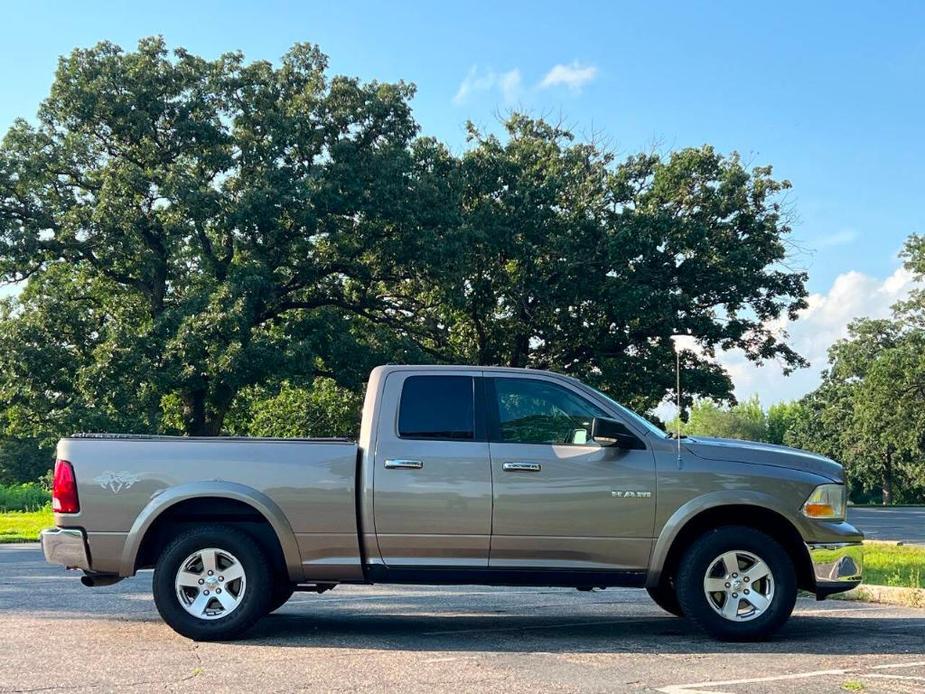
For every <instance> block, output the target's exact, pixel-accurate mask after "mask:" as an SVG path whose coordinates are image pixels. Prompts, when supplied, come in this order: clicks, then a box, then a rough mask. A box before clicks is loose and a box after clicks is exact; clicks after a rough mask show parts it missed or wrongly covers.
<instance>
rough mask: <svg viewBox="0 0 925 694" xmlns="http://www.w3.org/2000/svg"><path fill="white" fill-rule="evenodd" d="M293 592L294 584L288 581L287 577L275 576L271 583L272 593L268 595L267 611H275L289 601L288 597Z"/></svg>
mask: <svg viewBox="0 0 925 694" xmlns="http://www.w3.org/2000/svg"><path fill="white" fill-rule="evenodd" d="M294 592H295V586H294V585H293V584H292V583H290V582H289V577H288V576H286V577H282V578H281V577H277V578H276V582H275V583H274V584H273V594H272V595H271V596H270V607H269V609H268V610H267V613H268V614H269V613H271V612H276V610H278V609H279V608H280V607H282V606H283V605H285V604H286V603H287V602H289V598H291V597H292V594H293V593H294Z"/></svg>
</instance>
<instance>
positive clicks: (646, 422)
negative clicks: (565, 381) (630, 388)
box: [585, 384, 668, 438]
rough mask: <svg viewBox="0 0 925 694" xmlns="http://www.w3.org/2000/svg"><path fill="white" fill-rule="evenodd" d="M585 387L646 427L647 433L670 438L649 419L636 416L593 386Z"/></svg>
mask: <svg viewBox="0 0 925 694" xmlns="http://www.w3.org/2000/svg"><path fill="white" fill-rule="evenodd" d="M585 385H586V387H588V388H590V389H591V390H593V391H594V392H595V393H597V394H598V395H600V396H601V397H602V398H604V400H606V401H607V402H609V403H610V404H611V405H613V406H614V407H616V408H617V410H618V411H619V412H620V413H621V414H623V415H626V416H627V417H628V418H629V419H632V420H633V421H634V422H637V423H638V424H640V425H642V426H643V427H645V429H646V430H647V431H649V432H650V433H652V434H655V435H656V436H658V437H660V438H666V437H667V436H668V434H667V433H666V432H664V431H662V430H661V429H659V428H658V427H657V426H655V425H654V424H653V423H652V422H650V421H649V420H648V419H646V418H645V417H643V416H642V415H638V414H636V413H635V412H633V411H632V410H630V409H628V408H626V407H623V405H621V404H620V403H618V402H617V401H616V400H614V399H613V398H612V397H610V396H609V395H607V394H606V393H602V392H601V391H599V390H598V389H597V388H592V387H591V386H589V385H587V384H585Z"/></svg>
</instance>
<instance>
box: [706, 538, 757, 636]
mask: <svg viewBox="0 0 925 694" xmlns="http://www.w3.org/2000/svg"><path fill="white" fill-rule="evenodd" d="M703 592H704V594H705V595H706V596H707V602H708V603H709V604H710V607H712V608H713V611H714V612H716V613H717V614H719V615H720V616H722V617H723V618H724V619H727V620H729V621H730V622H747V621H749V620H752V619H755V618H757V617H760V616H761V615H762V614H764V613H765V612H766V611H767V610H768V608H769V607H770V606H771V601H772V600H773V599H774V575H773V574H772V573H771V569H770V567H769V566H768V565H767V564H766V563H765V562H764V560H763V559H762V558H761V557H759V556H758V555H757V554H754V553H753V552H746V551H745V550H732V551H729V552H724V553H723V554H721V555H719V556H718V557H716V559H714V560H713V561H712V562H710V564H709V566H708V567H707V571H706V573H705V574H704V577H703Z"/></svg>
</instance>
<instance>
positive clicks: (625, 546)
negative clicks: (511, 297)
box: [42, 366, 863, 640]
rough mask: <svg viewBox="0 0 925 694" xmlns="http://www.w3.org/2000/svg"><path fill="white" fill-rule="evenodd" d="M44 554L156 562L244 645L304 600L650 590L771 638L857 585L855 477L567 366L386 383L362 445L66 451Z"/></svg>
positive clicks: (106, 567) (375, 391)
mask: <svg viewBox="0 0 925 694" xmlns="http://www.w3.org/2000/svg"><path fill="white" fill-rule="evenodd" d="M57 457H58V461H57V463H56V466H55V480H54V491H53V506H54V509H55V524H56V526H57V527H55V528H52V529H49V530H46V531H45V532H44V533H43V534H42V545H43V548H44V551H45V556H46V558H47V560H48V561H50V562H56V563H59V564H63V565H64V566H67V567H68V568H77V569H82V570H83V571H84V572H85V575H84V576H83V579H82V580H83V582H84V583H85V584H86V585H88V586H94V585H108V584H111V583H114V582H115V581H118V580H120V579H122V578H125V577H128V576H133V575H134V574H135V573H136V572H137V571H139V570H142V569H150V568H153V569H154V584H153V585H154V599H155V602H156V604H157V608H158V610H159V611H160V614H161V615H162V617H163V618H164V620H165V621H166V622H167V623H168V624H169V625H170V626H171V627H173V628H174V629H175V630H176V631H178V632H179V633H181V634H184V635H185V636H188V637H190V638H193V639H228V638H232V637H234V636H237V635H239V634H241V633H243V632H244V631H245V630H246V629H248V628H249V627H250V626H251V625H253V624H254V623H255V622H256V621H257V620H259V619H260V618H261V617H263V616H264V615H265V614H268V613H269V612H271V611H273V610H275V609H276V608H278V607H280V606H281V605H282V604H283V603H284V602H285V601H286V600H288V598H289V597H290V596H291V595H292V593H293V591H294V590H305V591H316V592H321V591H325V590H328V589H330V588H333V587H334V586H335V585H338V584H341V585H343V584H351V583H352V584H369V583H414V584H481V585H493V586H510V585H518V586H565V587H574V588H578V589H579V590H588V589H591V588H606V587H611V586H632V587H639V588H646V589H647V590H648V592H649V594H650V595H651V596H652V597H653V599H654V600H655V601H656V602H657V603H658V604H659V605H661V606H662V607H663V608H664V609H666V610H667V611H669V612H671V613H673V614H676V615H678V616H684V617H686V618H688V619H690V620H692V621H693V622H695V623H696V624H698V625H699V626H700V627H702V628H703V629H704V630H706V631H707V632H709V633H710V634H712V635H714V636H716V637H718V638H722V639H733V640H749V639H758V638H762V637H765V636H767V635H769V634H770V633H772V632H773V631H774V630H776V629H777V628H778V627H780V626H781V625H782V624H783V623H784V622H785V621H786V620H787V618H788V617H789V616H790V613H791V611H792V610H793V606H794V601H795V600H796V595H797V590H798V589H803V590H807V591H810V592H813V593H815V594H816V595H817V596H818V597H819V598H823V597H825V596H827V595H829V594H831V593H835V592H839V591H844V590H848V589H849V588H852V587H854V586H856V585H857V584H858V583H859V582H860V580H861V542H862V539H863V537H862V535H861V533H860V532H858V530H856V529H855V528H854V527H853V526H851V525H849V524H848V523H847V522H846V521H845V511H846V500H845V486H844V477H843V471H842V467H841V466H840V465H838V464H837V463H834V462H832V461H831V460H827V459H825V458H822V457H819V456H816V455H812V454H809V453H806V452H803V451H799V450H794V449H789V448H785V447H781V446H771V445H764V444H755V443H748V442H744V441H728V440H721V439H700V438H686V439H683V440H678V439H675V438H671V437H669V436H668V435H666V434H665V432H663V431H661V430H660V429H658V428H657V427H655V426H653V425H652V424H650V423H649V422H648V421H647V420H645V419H644V418H642V417H640V416H638V415H636V414H634V413H633V412H631V411H629V410H627V409H626V408H624V407H622V406H621V405H619V404H618V403H616V402H614V401H613V400H611V399H610V398H608V397H607V396H606V395H604V394H603V393H601V392H599V391H597V390H595V389H593V388H590V387H588V386H587V385H584V384H582V383H580V382H579V381H576V380H575V379H572V378H569V377H566V376H562V375H559V374H555V373H548V372H543V371H533V370H524V369H500V368H488V367H485V368H482V367H452V366H383V367H379V368H377V369H375V370H373V372H372V375H371V376H370V379H369V385H368V388H367V392H366V402H365V406H364V410H363V419H362V428H361V432H360V439H359V441H358V442H352V441H347V440H338V439H330V440H324V439H320V440H314V439H313V440H308V439H306V440H298V439H287V440H282V439H240V438H172V437H158V436H131V435H112V434H97V435H82V436H75V437H72V438H67V439H63V440H62V441H61V442H60V443H59V444H58V451H57Z"/></svg>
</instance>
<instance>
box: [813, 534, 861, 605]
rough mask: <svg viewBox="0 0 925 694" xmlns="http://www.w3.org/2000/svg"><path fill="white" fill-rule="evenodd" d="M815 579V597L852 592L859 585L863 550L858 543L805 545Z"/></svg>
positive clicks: (820, 597)
mask: <svg viewBox="0 0 925 694" xmlns="http://www.w3.org/2000/svg"><path fill="white" fill-rule="evenodd" d="M806 547H807V549H808V550H809V557H810V560H811V561H812V565H813V574H814V576H815V579H816V597H817V598H819V599H822V598H825V597H827V596H829V595H832V594H833V593H841V592H844V591H846V590H851V589H852V588H855V587H857V586H858V585H860V583H861V575H862V572H863V570H864V547H863V545H862V544H861V543H860V542H835V543H807V545H806Z"/></svg>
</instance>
